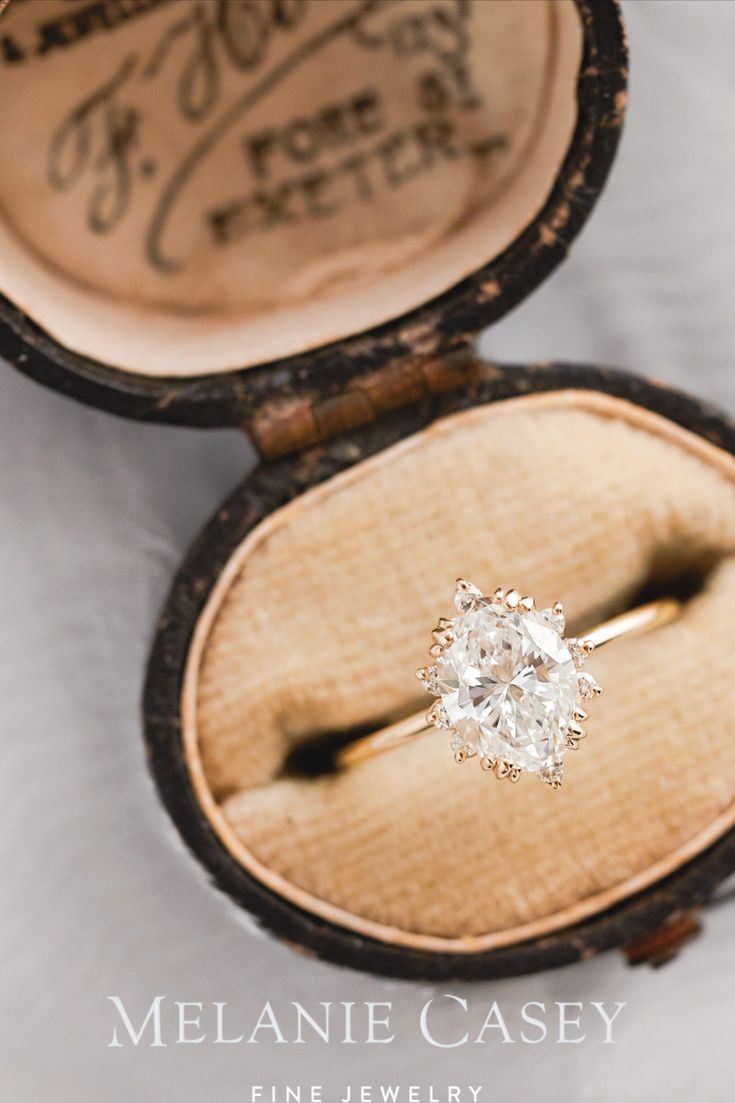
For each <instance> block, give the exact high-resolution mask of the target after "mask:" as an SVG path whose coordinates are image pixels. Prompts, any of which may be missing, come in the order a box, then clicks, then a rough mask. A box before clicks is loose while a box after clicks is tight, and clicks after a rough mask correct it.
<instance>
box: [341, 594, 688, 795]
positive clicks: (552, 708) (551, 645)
mask: <svg viewBox="0 0 735 1103" xmlns="http://www.w3.org/2000/svg"><path fill="white" fill-rule="evenodd" d="M454 604H455V606H456V609H457V612H458V616H456V617H454V618H453V619H452V620H447V619H445V618H444V617H442V618H441V619H440V620H439V623H438V624H437V626H436V628H435V629H434V632H433V639H434V643H433V645H432V647H431V650H430V652H429V653H430V655H431V657H432V659H433V660H434V662H433V663H432V665H431V666H426V667H422V668H421V669H420V670H418V671H417V672H416V675H417V677H418V679H419V681H420V682H421V684H422V685H423V686H424V688H425V689H427V690H428V691H429V693H431V694H433V696H434V697H435V698H436V701H435V702H434V705H433V707H432V708H431V711H430V712H429V714H428V715H426V713H424V712H419V713H416V715H415V716H409V717H407V718H406V719H405V720H399V721H398V722H397V723H395V724H391V725H390V726H389V727H386V728H382V729H381V730H380V731H377V732H374V733H373V734H372V735H368V736H365V737H364V738H363V739H359V740H357V741H356V742H354V743H351V744H349V745H348V746H346V747H343V748H342V749H341V750H340V751H339V752H338V755H337V764H338V765H339V766H341V767H345V766H353V765H355V764H356V763H358V762H362V761H364V760H365V759H367V758H372V757H373V756H374V755H377V754H383V753H384V752H386V751H389V750H391V749H393V748H395V747H401V746H404V745H405V744H406V743H411V742H413V741H414V740H415V739H418V738H420V737H421V736H423V735H425V734H426V732H428V731H431V730H433V729H436V728H438V729H441V730H443V731H446V733H447V735H448V737H449V741H450V744H451V748H452V751H453V753H454V760H455V762H457V763H463V762H466V761H467V760H468V759H471V758H478V759H479V761H480V765H481V766H482V768H483V769H484V770H491V771H492V772H493V774H494V776H495V777H497V778H507V779H508V780H509V781H518V780H519V779H520V777H521V774H523V773H529V774H535V776H536V777H537V778H539V779H540V780H541V781H543V782H545V783H546V784H547V785H550V786H551V788H552V789H559V788H560V787H561V783H562V777H563V772H564V755H565V754H566V752H567V751H569V750H576V749H577V748H578V747H579V744H580V741H581V740H582V739H583V738H584V737H585V735H586V732H585V730H584V728H583V727H582V724H583V723H584V721H585V720H586V719H587V711H586V709H585V707H584V706H585V704H588V703H589V702H591V701H592V700H593V699H594V698H595V697H598V696H599V695H600V694H601V693H602V687H601V686H599V685H598V684H597V682H596V681H595V679H594V678H593V677H592V675H591V674H588V673H586V672H583V671H582V669H581V668H582V667H583V665H584V664H585V662H586V661H587V658H588V656H589V655H590V653H591V652H592V651H593V650H594V649H595V648H596V647H602V646H603V645H604V644H607V643H611V642H612V641H613V640H617V639H620V638H621V637H624V636H633V635H641V634H642V633H643V632H650V631H651V630H652V629H654V628H659V627H662V626H663V625H665V624H668V623H669V622H670V621H672V620H674V619H675V618H676V617H677V616H678V615H679V612H680V611H681V603H680V602H679V601H677V600H676V599H675V598H660V599H659V600H657V601H651V602H649V603H648V604H646V605H640V606H638V607H637V608H635V609H630V610H629V611H628V612H625V613H621V614H620V615H619V616H617V617H613V618H612V620H608V621H605V622H604V624H600V625H598V626H597V627H596V628H593V629H591V630H590V631H588V632H586V633H585V634H584V636H583V637H580V638H578V639H570V638H568V637H566V636H565V635H564V631H565V620H564V609H563V607H562V605H561V604H560V603H557V604H556V605H553V606H552V607H551V608H549V609H536V607H535V604H534V601H533V598H530V597H523V596H522V595H521V594H520V592H519V591H518V590H502V589H498V590H496V591H495V592H494V593H493V594H492V596H491V597H487V596H485V595H484V594H482V593H481V591H480V590H478V589H477V587H476V586H473V585H472V584H471V583H470V582H466V581H465V580H464V579H462V578H460V579H458V580H457V588H456V591H455V595H454Z"/></svg>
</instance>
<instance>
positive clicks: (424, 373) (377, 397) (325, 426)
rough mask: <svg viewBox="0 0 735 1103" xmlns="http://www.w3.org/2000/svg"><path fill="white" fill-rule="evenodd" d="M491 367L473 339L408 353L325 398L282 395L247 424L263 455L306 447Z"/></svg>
mask: <svg viewBox="0 0 735 1103" xmlns="http://www.w3.org/2000/svg"><path fill="white" fill-rule="evenodd" d="M482 370H485V371H486V370H487V364H485V365H483V364H482V362H481V361H480V359H479V358H478V356H477V354H476V352H475V351H474V349H473V348H472V347H471V346H469V345H466V346H465V345H463V346H462V347H460V348H458V349H455V350H453V351H452V352H449V353H447V354H446V355H444V356H441V357H435V358H431V359H427V360H417V359H412V358H409V357H406V359H404V360H401V361H398V362H396V361H391V362H390V363H388V364H385V365H383V366H382V367H380V368H377V369H375V370H372V371H370V372H365V373H363V374H360V375H356V376H354V377H353V378H352V379H351V380H350V381H349V382H348V383H347V384H346V386H345V388H344V390H342V391H339V392H337V393H335V394H332V395H329V396H327V397H324V398H320V397H314V396H311V397H304V398H287V399H276V400H274V401H272V402H270V403H266V404H265V405H264V406H262V407H261V408H260V409H259V410H258V411H257V413H256V414H255V415H254V416H253V417H252V419H251V420H250V421H249V422H247V423H246V424H244V425H243V430H244V431H245V432H246V433H247V435H248V436H249V437H250V439H251V441H252V442H253V445H254V446H255V448H256V449H257V451H258V453H259V454H260V456H261V457H262V458H263V459H268V460H270V459H275V458H276V457H278V456H285V455H287V454H288V453H290V452H297V451H301V450H302V449H304V448H307V447H309V446H310V445H314V444H318V443H320V442H321V441H324V440H327V439H329V438H330V437H333V436H336V435H337V434H339V433H344V432H346V431H348V430H350V429H356V428H357V427H358V426H360V425H367V424H368V423H369V422H371V421H374V420H375V419H376V418H378V417H380V416H381V415H382V414H385V413H388V412H389V411H391V410H396V409H399V408H400V407H402V406H409V405H412V404H413V403H416V402H419V401H420V400H421V399H423V398H426V397H428V396H431V395H433V394H440V393H442V392H446V391H451V390H455V389H458V388H460V387H463V386H466V385H468V384H469V383H471V382H473V381H474V380H475V379H477V378H478V376H479V374H480V372H481V371H482Z"/></svg>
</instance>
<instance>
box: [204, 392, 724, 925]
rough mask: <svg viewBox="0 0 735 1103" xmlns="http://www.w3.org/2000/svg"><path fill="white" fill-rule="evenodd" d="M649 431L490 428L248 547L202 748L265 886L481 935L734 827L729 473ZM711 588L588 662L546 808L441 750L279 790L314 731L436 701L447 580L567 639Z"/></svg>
mask: <svg viewBox="0 0 735 1103" xmlns="http://www.w3.org/2000/svg"><path fill="white" fill-rule="evenodd" d="M610 415H614V416H610ZM667 424H668V423H665V422H662V421H661V419H659V418H657V417H656V416H655V415H648V414H645V413H643V414H642V413H641V411H639V410H637V409H636V408H634V407H629V406H628V405H627V404H625V403H622V402H619V401H617V400H614V399H608V398H600V396H592V397H585V396H583V395H579V396H576V397H573V400H572V399H570V396H569V395H568V394H567V395H562V396H558V401H555V396H551V397H549V396H546V397H545V398H543V399H541V400H539V399H535V398H528V399H520V400H516V401H514V402H510V403H505V404H498V405H495V406H491V407H484V408H481V409H479V410H473V411H470V412H467V413H464V414H459V415H456V416H454V417H452V418H448V419H445V420H444V421H443V422H440V423H439V424H437V425H436V426H434V427H433V428H431V429H430V430H428V431H426V432H425V433H423V434H420V435H418V436H417V437H414V438H412V439H411V440H410V441H408V442H406V443H404V444H403V445H399V446H398V447H396V448H394V449H392V450H390V451H388V452H386V453H383V454H381V455H380V456H379V457H377V459H376V460H373V461H368V462H367V463H364V464H361V465H359V466H358V467H356V468H353V469H352V470H351V471H350V472H349V473H348V474H347V475H346V476H341V477H339V478H337V479H335V480H332V481H331V482H330V483H327V484H324V485H323V486H321V487H318V488H316V490H314V491H311V492H309V493H308V494H307V495H305V496H302V497H301V498H300V499H298V500H297V501H296V502H295V503H293V504H292V505H290V506H287V507H285V508H284V509H283V510H281V511H280V512H279V513H278V514H275V515H273V517H272V518H270V519H268V520H267V521H266V522H265V523H264V524H263V525H262V526H260V529H259V530H256V532H255V533H254V534H251V537H250V539H249V540H248V542H247V544H246V546H244V547H241V549H240V551H239V552H238V556H239V559H240V562H239V566H238V568H237V570H236V573H235V575H234V578H233V581H232V584H231V585H230V586H229V588H228V589H227V592H226V594H224V595H219V598H218V600H220V605H219V608H218V610H217V613H216V616H215V618H214V620H213V623H212V627H211V631H210V633H209V636H208V638H207V640H206V643H205V647H204V651H203V656H202V662H201V668H200V670H199V671H198V677H199V683H198V688H197V710H196V724H197V735H198V744H199V750H200V753H201V756H202V763H203V767H204V770H205V774H206V777H207V779H208V782H209V785H210V787H211V789H212V791H213V794H214V796H215V798H216V800H217V801H218V802H220V803H221V805H222V807H223V810H224V813H225V815H226V817H227V819H228V821H229V823H230V825H231V826H232V827H233V828H234V830H235V832H236V833H237V835H238V836H239V838H240V839H241V840H242V841H243V842H244V843H245V845H246V846H247V848H248V849H249V850H250V851H251V852H252V853H253V854H254V855H255V856H256V857H257V858H258V859H259V860H260V861H261V862H263V863H264V864H265V865H267V866H268V867H269V868H270V869H272V870H274V871H276V872H277V873H280V874H281V875H282V876H284V877H285V878H287V879H288V880H289V881H290V882H292V883H293V884H295V885H296V886H298V887H299V888H301V889H304V890H306V891H307V892H309V893H311V894H313V895H314V896H316V897H319V898H320V899H322V900H324V901H327V902H328V903H329V904H332V905H336V906H338V907H340V908H342V909H345V910H346V911H348V912H350V913H351V914H353V915H355V916H358V917H363V918H365V919H368V920H372V921H373V922H377V923H382V924H387V925H393V926H396V927H399V928H402V929H403V930H408V931H417V932H421V933H425V934H433V935H440V936H446V937H457V936H459V935H463V934H485V933H488V932H493V931H500V930H505V929H506V928H509V927H514V926H517V925H519V924H524V923H528V922H533V921H535V920H538V919H540V918H542V917H544V916H547V915H549V914H551V913H554V912H558V911H560V910H562V909H564V908H566V907H569V906H573V905H575V904H576V903H577V902H578V901H580V900H583V899H585V898H586V897H589V896H591V895H593V894H596V893H600V892H605V891H607V890H609V889H611V888H614V886H616V885H619V884H621V883H623V882H627V881H629V879H631V878H633V877H638V876H640V875H645V872H646V870H648V869H650V868H651V867H652V865H653V864H655V863H658V862H661V861H662V860H665V859H666V858H667V856H669V855H671V854H672V853H674V852H675V851H676V850H677V849H678V848H679V847H681V846H684V845H686V844H687V843H688V842H690V841H691V840H693V839H695V837H696V836H697V835H698V834H699V833H700V832H703V831H705V830H706V829H707V827H708V825H711V824H712V822H713V821H714V820H715V819H716V818H717V817H718V816H720V815H721V814H722V813H724V812H726V811H727V810H728V809H729V808H730V807H731V805H732V802H733V800H734V799H735V679H733V678H732V658H731V631H732V624H733V623H734V622H735V559H733V558H732V557H733V553H734V552H735V465H731V464H730V461H729V457H726V456H725V455H724V454H723V453H718V452H716V450H714V449H712V450H711V454H708V453H707V451H706V450H702V451H701V452H698V450H697V446H696V445H694V446H693V447H692V448H690V447H689V446H688V440H691V441H692V442H693V441H694V438H688V435H687V434H686V433H684V431H680V430H675V431H674V433H673V435H669V434H668V430H666V429H665V428H664V430H663V432H662V427H665V426H666V425H667ZM712 456H716V457H718V462H717V463H715V462H712V461H711V457H712ZM730 473H731V474H730ZM713 564H714V566H713ZM703 568H712V569H711V572H710V574H709V575H708V577H707V581H706V585H705V587H704V589H703V591H702V592H701V593H700V594H699V595H698V596H697V597H696V598H694V599H693V600H692V601H691V602H690V603H689V605H688V606H687V608H686V611H685V614H684V616H683V618H682V619H681V620H680V621H678V622H677V623H675V624H674V625H671V626H669V627H666V628H663V629H660V630H659V631H657V632H656V633H655V634H651V635H649V636H646V637H641V638H639V639H631V640H627V641H625V642H620V643H617V644H614V645H611V647H610V648H609V649H605V650H604V651H601V652H599V653H598V654H597V655H596V656H594V658H593V660H592V661H591V666H590V669H591V670H593V672H594V673H595V675H596V676H597V677H598V679H599V680H600V681H601V682H602V683H603V684H604V686H605V695H604V696H603V697H602V698H601V700H600V701H599V702H598V703H596V705H595V708H594V710H593V714H592V716H591V718H590V720H589V721H588V724H587V728H588V731H589V737H588V739H587V740H586V741H585V743H584V744H583V748H582V749H581V750H580V751H579V752H578V753H577V754H570V756H569V758H568V766H567V777H566V780H565V783H564V788H563V790H562V791H561V793H558V794H557V793H553V792H551V791H550V790H549V789H548V788H546V787H545V786H542V785H540V784H538V783H537V782H536V781H535V780H534V779H532V778H523V779H522V781H521V783H520V784H519V785H517V786H510V785H508V784H500V783H498V782H496V781H495V780H494V779H492V778H490V777H488V776H487V775H485V774H484V773H483V772H482V771H481V770H480V769H479V768H477V765H476V763H471V762H470V763H468V764H466V765H465V766H463V767H462V768H461V769H460V768H458V767H455V766H454V765H453V763H452V760H451V754H450V751H449V749H448V741H447V740H446V739H445V738H444V737H442V735H438V734H437V735H432V736H430V737H428V738H426V739H424V740H422V741H421V742H419V743H416V744H414V745H412V746H409V747H406V748H404V749H402V750H400V751H396V752H393V753H391V754H390V755H385V756H382V757H379V758H375V759H374V760H372V761H369V762H366V763H364V764H363V765H361V766H359V767H356V768H354V769H352V770H350V771H348V772H345V773H343V774H340V775H338V776H332V777H323V778H317V779H308V780H293V779H289V780H286V779H283V778H281V777H279V773H280V770H281V766H282V763H283V761H284V758H285V757H286V755H287V754H288V753H289V751H290V750H291V749H292V748H293V746H294V745H297V744H299V743H301V742H303V741H304V740H307V739H309V738H310V737H311V736H312V735H313V733H315V732H323V731H329V730H341V729H344V728H349V727H352V726H354V725H361V724H366V723H371V722H373V723H375V724H379V723H381V722H382V720H383V718H385V717H387V716H390V715H394V714H396V713H398V712H401V711H408V710H409V709H412V708H414V707H417V706H419V705H420V704H421V703H422V702H423V701H424V700H426V701H427V703H429V699H428V698H426V699H425V698H423V696H422V694H421V691H420V688H419V687H418V685H417V683H416V682H415V679H414V674H413V671H414V669H415V667H417V666H418V665H421V664H422V663H423V662H424V661H425V658H426V650H427V648H428V646H429V642H430V640H429V632H430V629H431V627H432V626H433V624H434V623H435V621H436V618H437V616H439V615H451V595H452V589H453V581H454V579H455V577H456V576H457V575H459V574H462V575H465V576H466V577H468V578H470V579H472V580H474V581H476V582H477V583H478V584H479V585H481V586H483V587H485V588H494V587H495V586H496V585H515V586H517V587H519V588H520V589H522V590H523V591H524V592H531V593H533V594H534V595H535V596H536V597H537V599H538V600H539V601H541V602H544V603H549V602H551V601H553V600H556V599H559V598H561V599H562V600H563V601H564V603H565V606H566V608H567V613H568V618H569V620H570V622H571V623H572V626H574V625H576V626H577V627H583V626H584V625H591V624H593V623H595V622H596V621H598V620H599V619H600V618H602V617H603V616H605V615H606V614H608V613H610V612H612V611H615V610H617V609H619V608H621V607H623V606H625V605H626V603H627V602H628V600H629V599H630V598H631V596H632V595H634V594H635V593H636V591H637V590H638V589H639V588H640V587H641V586H642V585H643V584H644V583H645V582H646V581H647V580H649V578H650V577H651V575H652V574H654V575H657V576H658V577H661V576H663V575H665V574H667V573H671V574H678V573H680V572H682V571H687V570H689V569H693V570H697V571H699V570H702V569H703ZM592 662H593V663H594V665H592Z"/></svg>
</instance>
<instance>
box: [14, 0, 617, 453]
mask: <svg viewBox="0 0 735 1103" xmlns="http://www.w3.org/2000/svg"><path fill="white" fill-rule="evenodd" d="M0 79H2V84H3V88H4V91H5V94H4V95H3V96H2V97H1V98H0V157H1V158H2V162H3V164H4V166H5V169H4V172H3V174H2V178H1V179H0V210H2V212H3V213H2V217H1V218H0V292H2V298H1V299H0V354H2V355H3V356H4V357H5V358H6V359H7V360H8V361H9V362H11V363H12V364H14V365H15V366H16V367H18V368H19V369H20V370H22V371H24V372H26V373H27V374H29V375H31V376H33V377H34V378H36V379H37V380H39V381H41V382H43V383H45V384H47V385H49V386H51V387H54V388H55V389H58V390H61V391H63V392H64V393H66V394H69V395H70V396H72V397H74V398H76V399H78V400H80V401H84V402H88V403H91V404H93V405H96V406H99V407H102V408H104V409H106V410H109V411H111V412H115V413H118V414H122V415H125V416H130V417H137V418H142V419H148V420H154V421H168V422H177V423H183V424H190V425H202V426H225V425H238V426H242V425H245V426H247V427H251V428H252V435H253V436H254V437H255V439H256V443H258V444H259V445H260V446H261V447H262V448H263V449H265V450H266V451H268V449H269V448H271V449H272V450H275V451H283V450H284V449H285V448H287V447H292V446H293V447H297V446H299V444H300V443H301V444H302V446H303V443H306V442H308V439H309V433H310V432H311V433H312V436H313V433H314V427H313V425H312V426H311V428H310V429H304V428H299V427H298V426H297V423H296V422H294V421H293V420H291V421H290V422H289V425H288V428H287V431H286V433H285V436H283V435H282V436H281V439H280V440H278V439H272V440H264V439H262V438H263V433H264V432H265V435H266V436H268V433H269V432H270V430H271V428H272V424H273V421H272V419H273V416H274V414H277V415H278V416H279V417H280V418H281V421H280V424H282V420H283V419H282V415H283V412H284V410H293V407H294V403H296V404H298V405H299V408H300V409H301V411H302V413H303V411H304V410H306V409H307V408H308V406H309V404H311V403H312V402H313V401H314V400H318V401H320V402H322V401H324V400H325V398H326V399H327V400H330V399H331V398H333V397H334V396H340V397H342V398H343V396H344V395H345V394H348V395H350V394H352V393H353V392H354V388H355V385H356V384H357V385H358V390H359V381H360V380H365V379H368V380H369V379H372V378H373V377H374V375H375V373H376V372H381V371H387V372H388V374H387V375H385V376H383V377H382V378H383V379H384V380H385V381H386V382H385V385H383V384H382V383H380V384H379V390H380V389H381V388H382V389H383V390H385V388H388V390H390V388H392V387H395V379H394V378H393V377H392V376H391V375H390V369H391V367H392V366H393V365H396V364H397V363H399V362H404V363H405V362H407V361H410V362H412V363H425V362H431V361H432V359H434V358H436V357H439V356H443V355H444V354H445V353H447V352H449V351H451V350H452V349H453V348H454V347H456V346H458V345H461V344H463V343H464V342H466V341H467V340H468V339H472V338H473V337H474V335H475V334H476V333H477V332H478V331H479V330H480V329H481V328H483V327H485V326H487V325H489V324H490V323H492V322H494V321H495V320H496V319H498V318H501V317H502V316H503V315H504V314H506V313H507V312H508V311H509V310H510V309H511V308H512V307H514V306H515V305H516V304H517V303H518V302H520V301H521V300H522V299H523V298H524V297H525V296H526V295H528V294H529V293H530V292H531V291H532V290H533V289H534V288H535V287H536V286H537V285H538V284H539V283H540V282H541V281H542V280H543V279H544V278H545V277H546V276H547V275H548V274H549V273H550V272H551V271H552V269H553V268H554V267H555V266H556V265H557V264H559V263H560V262H561V260H562V259H563V258H564V256H565V254H566V251H567V249H568V247H569V245H570V243H571V241H572V239H573V237H574V236H575V234H576V233H577V232H578V230H579V229H580V228H581V226H582V225H583V224H584V222H585V220H586V218H587V216H588V215H589V213H590V210H591V208H592V206H593V204H594V202H595V200H596V198H597V196H598V194H599V192H600V189H601V187H602V185H603V183H604V180H605V177H606V175H607V172H608V169H609V167H610V164H611V162H612V159H613V155H614V152H615V148H616V145H617V141H618V136H619V131H620V126H621V122H622V115H623V110H624V104H625V87H626V52H625V43H624V36H623V30H622V27H621V22H620V16H619V12H618V8H617V5H616V4H615V3H613V2H607V0H603V2H600V0H597V2H595V3H591V2H588V0H533V2H532V3H524V4H518V3H516V2H515V0H492V2H491V3H482V4H477V3H476V4H470V3H467V2H465V0H431V2H429V0H402V2H401V3H393V2H374V0H329V2H323V0H311V2H308V0H258V2H257V3H253V4H236V3H227V2H224V3H216V4H215V3H212V4H206V5H201V4H198V3H195V2H191V3H189V2H188V0H187V3H177V4H175V5H171V4H168V3H160V2H158V3H156V2H154V0H145V2H139V3H136V4H130V5H120V4H116V5H112V4H109V5H104V4H103V5H102V6H100V5H99V4H95V5H89V4H79V5H76V6H75V7H74V8H73V9H67V7H66V6H64V8H63V10H62V8H60V6H59V5H57V4H55V3H53V2H49V0H35V2H34V4H23V3H20V2H16V0H11V3H10V5H9V6H8V7H7V8H5V9H4V12H3V15H2V20H1V21H0ZM427 385H429V386H430V384H427V383H426V380H425V379H422V380H421V382H420V384H419V388H420V387H423V386H427ZM442 385H444V384H442ZM449 385H452V384H451V383H450V384H449ZM405 397H408V398H410V397H411V395H410V394H408V396H406V395H405V394H402V395H401V401H402V400H403V398H405ZM343 405H344V404H343ZM356 416H360V417H363V418H364V416H365V414H358V415H356ZM297 420H298V419H297ZM306 420H307V421H308V418H307V419H306ZM337 420H338V422H339V418H338V419H337ZM264 427H265V428H264ZM304 434H305V435H304ZM272 435H273V434H272V433H271V436H272ZM277 436H278V434H276V437H277Z"/></svg>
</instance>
